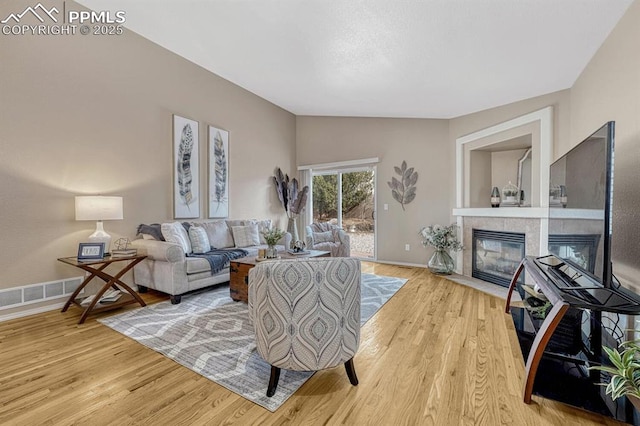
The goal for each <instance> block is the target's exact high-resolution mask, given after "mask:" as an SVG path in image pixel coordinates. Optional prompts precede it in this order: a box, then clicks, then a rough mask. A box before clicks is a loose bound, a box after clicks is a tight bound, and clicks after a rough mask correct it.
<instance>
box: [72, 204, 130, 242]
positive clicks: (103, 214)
mask: <svg viewBox="0 0 640 426" xmlns="http://www.w3.org/2000/svg"><path fill="white" fill-rule="evenodd" d="M76 220H95V221H97V222H96V230H95V232H94V233H93V234H91V235H89V239H88V241H89V242H92V243H93V242H96V243H104V251H105V254H108V252H109V249H110V247H111V235H109V234H107V233H106V232H105V230H104V227H103V225H102V221H103V220H122V197H103V196H100V195H88V196H77V197H76Z"/></svg>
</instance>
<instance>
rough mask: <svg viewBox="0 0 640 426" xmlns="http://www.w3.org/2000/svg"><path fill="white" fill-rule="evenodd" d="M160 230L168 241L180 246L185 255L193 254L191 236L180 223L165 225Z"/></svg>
mask: <svg viewBox="0 0 640 426" xmlns="http://www.w3.org/2000/svg"><path fill="white" fill-rule="evenodd" d="M160 229H161V230H162V236H163V237H164V239H165V240H166V241H168V242H170V243H174V244H178V245H180V247H182V250H183V251H184V252H185V253H191V241H190V240H189V234H187V230H186V229H184V226H182V224H181V223H180V222H171V223H163V224H162V225H161V226H160Z"/></svg>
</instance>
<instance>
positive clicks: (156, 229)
mask: <svg viewBox="0 0 640 426" xmlns="http://www.w3.org/2000/svg"><path fill="white" fill-rule="evenodd" d="M138 234H142V238H144V239H145V240H149V239H151V240H158V241H164V237H163V236H162V230H161V229H160V224H159V223H152V224H151V225H145V224H144V223H141V224H140V225H139V226H138ZM149 237H150V238H149Z"/></svg>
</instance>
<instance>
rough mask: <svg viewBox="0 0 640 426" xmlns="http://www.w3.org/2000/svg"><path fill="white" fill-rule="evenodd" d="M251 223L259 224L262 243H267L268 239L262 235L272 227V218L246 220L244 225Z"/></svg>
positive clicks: (259, 235)
mask: <svg viewBox="0 0 640 426" xmlns="http://www.w3.org/2000/svg"><path fill="white" fill-rule="evenodd" d="M250 223H253V224H256V225H258V237H259V238H260V244H267V241H266V240H265V239H264V235H262V233H263V232H265V231H268V230H269V229H271V219H265V220H257V219H251V220H249V221H246V222H245V223H244V225H248V224H250Z"/></svg>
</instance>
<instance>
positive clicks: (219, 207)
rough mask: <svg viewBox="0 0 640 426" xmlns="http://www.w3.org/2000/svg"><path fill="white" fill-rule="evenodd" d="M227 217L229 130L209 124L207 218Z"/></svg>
mask: <svg viewBox="0 0 640 426" xmlns="http://www.w3.org/2000/svg"><path fill="white" fill-rule="evenodd" d="M216 217H219V218H223V217H229V132H227V131H226V130H222V129H217V128H215V127H213V126H209V218H216Z"/></svg>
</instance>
